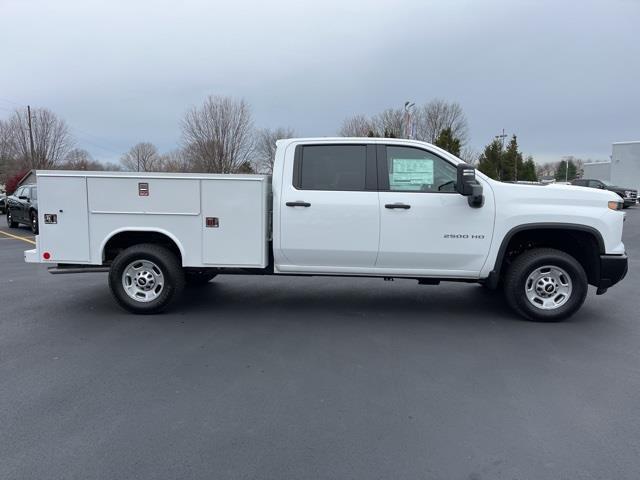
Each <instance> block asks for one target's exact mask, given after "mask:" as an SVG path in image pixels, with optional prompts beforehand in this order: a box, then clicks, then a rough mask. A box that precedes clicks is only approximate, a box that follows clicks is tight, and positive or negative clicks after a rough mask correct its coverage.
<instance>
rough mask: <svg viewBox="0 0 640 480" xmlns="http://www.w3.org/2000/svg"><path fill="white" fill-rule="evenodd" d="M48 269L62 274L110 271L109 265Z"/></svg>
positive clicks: (50, 271) (53, 272)
mask: <svg viewBox="0 0 640 480" xmlns="http://www.w3.org/2000/svg"><path fill="white" fill-rule="evenodd" d="M47 270H48V271H49V273H50V274H52V275H62V274H65V273H105V272H108V271H109V267H97V266H86V267H80V266H79V267H49V268H47Z"/></svg>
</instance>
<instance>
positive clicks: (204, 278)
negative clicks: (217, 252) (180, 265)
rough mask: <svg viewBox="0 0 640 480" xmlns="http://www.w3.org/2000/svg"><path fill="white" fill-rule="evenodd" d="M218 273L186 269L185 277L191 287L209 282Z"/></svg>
mask: <svg viewBox="0 0 640 480" xmlns="http://www.w3.org/2000/svg"><path fill="white" fill-rule="evenodd" d="M216 275H217V273H212V272H208V271H206V270H186V271H185V272H184V279H185V281H186V283H187V286H189V287H197V286H199V285H206V284H207V283H209V282H210V281H211V280H212V279H213V278H214V277H215V276H216Z"/></svg>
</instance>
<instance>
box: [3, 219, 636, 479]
mask: <svg viewBox="0 0 640 480" xmlns="http://www.w3.org/2000/svg"><path fill="white" fill-rule="evenodd" d="M627 212H628V215H627V222H626V225H625V233H624V240H625V243H626V246H627V250H628V253H629V255H630V259H631V263H630V271H629V274H628V276H627V278H626V279H625V280H623V282H622V283H621V284H620V285H618V286H616V287H614V288H613V289H611V290H610V291H609V292H608V293H607V294H606V295H604V296H599V297H596V296H595V292H594V291H593V290H591V292H590V295H589V297H588V299H587V301H586V304H585V306H584V307H583V309H582V310H581V311H580V312H579V313H578V314H577V315H576V316H575V317H573V318H572V319H571V320H569V321H566V322H564V323H560V324H536V323H529V322H525V321H521V320H519V319H518V318H516V317H514V315H513V314H512V313H511V311H510V310H509V309H508V308H507V307H506V305H504V303H503V302H502V299H501V298H500V296H499V295H495V294H491V293H489V292H486V291H485V290H484V289H483V288H481V287H479V286H477V285H465V284H443V285H441V286H419V285H417V284H416V283H415V282H413V281H395V282H383V281H382V280H377V279H363V280H354V279H335V278H276V277H265V278H262V277H233V276H220V277H217V278H216V279H215V280H214V281H213V282H212V283H211V284H209V285H207V286H206V287H202V288H197V289H192V290H190V291H188V292H187V293H186V294H185V296H184V298H183V299H182V300H181V301H180V302H179V303H178V304H177V305H175V306H174V308H173V309H172V310H171V311H170V312H168V313H166V314H163V315H158V316H152V317H141V316H133V315H130V314H127V313H125V312H124V311H122V310H120V308H119V307H118V306H117V305H116V304H115V302H114V301H112V299H111V296H110V292H109V290H108V288H107V282H106V275H105V274H83V275H62V276H53V275H50V274H48V273H47V272H46V270H45V268H44V267H42V266H40V265H27V264H24V263H23V260H22V251H23V250H25V249H28V248H31V246H30V245H29V244H28V243H27V242H26V241H24V240H20V239H15V238H10V237H7V236H5V235H2V234H0V237H2V238H1V239H0V478H2V479H44V478H46V479H57V478H64V479H70V478H78V479H87V478H92V479H98V478H104V479H120V478H121V479H125V478H126V479H132V478H145V479H176V478H207V479H212V478H215V479H223V478H229V479H244V478H246V479H249V478H255V479H278V480H283V479H334V478H335V479H338V478H339V479H343V478H362V479H378V478H380V479H412V480H413V479H427V478H428V479H431V478H433V479H470V480H478V479H494V478H499V479H503V478H504V479H533V478H535V479H553V480H557V479H592V478H593V479H637V478H639V477H640V316H639V314H640V308H639V307H640V301H639V300H638V298H639V293H638V289H639V288H640V272H639V269H638V260H637V259H639V258H640V208H638V207H636V208H633V209H630V210H627ZM0 222H1V225H2V231H4V232H9V233H11V234H13V235H18V236H21V237H24V238H25V239H26V240H29V239H31V238H32V237H31V235H30V232H29V231H28V230H27V229H19V230H15V229H13V230H8V229H7V228H6V224H5V222H4V220H0Z"/></svg>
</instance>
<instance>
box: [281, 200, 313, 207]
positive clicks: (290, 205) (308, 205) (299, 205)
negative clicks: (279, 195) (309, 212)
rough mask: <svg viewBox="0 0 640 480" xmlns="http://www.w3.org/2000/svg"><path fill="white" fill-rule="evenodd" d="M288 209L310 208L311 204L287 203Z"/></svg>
mask: <svg viewBox="0 0 640 480" xmlns="http://www.w3.org/2000/svg"><path fill="white" fill-rule="evenodd" d="M285 205H286V206H287V207H310V206H311V204H310V203H309V202H300V201H298V202H287V203H285Z"/></svg>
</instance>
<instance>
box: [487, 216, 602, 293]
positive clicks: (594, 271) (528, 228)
mask: <svg viewBox="0 0 640 480" xmlns="http://www.w3.org/2000/svg"><path fill="white" fill-rule="evenodd" d="M542 232H549V233H551V232H554V233H557V235H556V237H555V238H553V237H552V238H549V239H546V241H544V242H543V245H544V246H551V247H555V248H558V245H557V242H556V240H558V239H559V238H561V237H564V239H566V237H567V235H569V236H574V237H575V236H576V234H577V235H579V236H580V237H581V238H582V239H591V241H592V242H593V243H594V245H596V246H597V252H593V253H594V254H595V255H591V254H590V253H589V252H587V251H586V250H585V254H584V255H581V256H580V257H581V258H576V259H577V260H578V261H579V262H580V263H581V264H582V266H583V267H584V268H585V271H587V275H588V277H589V280H590V283H591V281H592V280H593V279H595V278H596V277H597V275H598V274H599V267H600V264H599V262H598V259H599V255H601V254H604V253H605V243H604V239H603V238H602V234H601V233H600V232H599V231H598V230H597V229H595V228H594V227H591V226H589V225H581V224H573V223H526V224H522V225H517V226H515V227H513V228H511V230H509V231H508V232H507V234H506V235H505V236H504V237H503V239H502V242H501V244H500V248H499V249H498V254H497V256H496V259H495V262H494V264H493V269H492V270H491V272H490V274H489V277H488V278H487V282H486V283H487V285H488V286H490V287H493V288H495V287H496V286H497V285H498V282H499V281H500V278H501V277H502V276H503V275H504V267H505V260H507V259H508V254H509V253H510V252H509V247H513V242H514V241H516V240H517V239H519V238H527V234H532V235H533V236H534V237H535V236H540V235H541V233H542ZM580 248H583V247H580ZM559 249H560V250H562V251H565V252H566V253H569V254H572V255H574V253H575V251H576V250H577V249H578V247H575V248H574V249H573V252H572V251H570V250H572V249H567V248H559ZM574 256H575V255H574Z"/></svg>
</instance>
